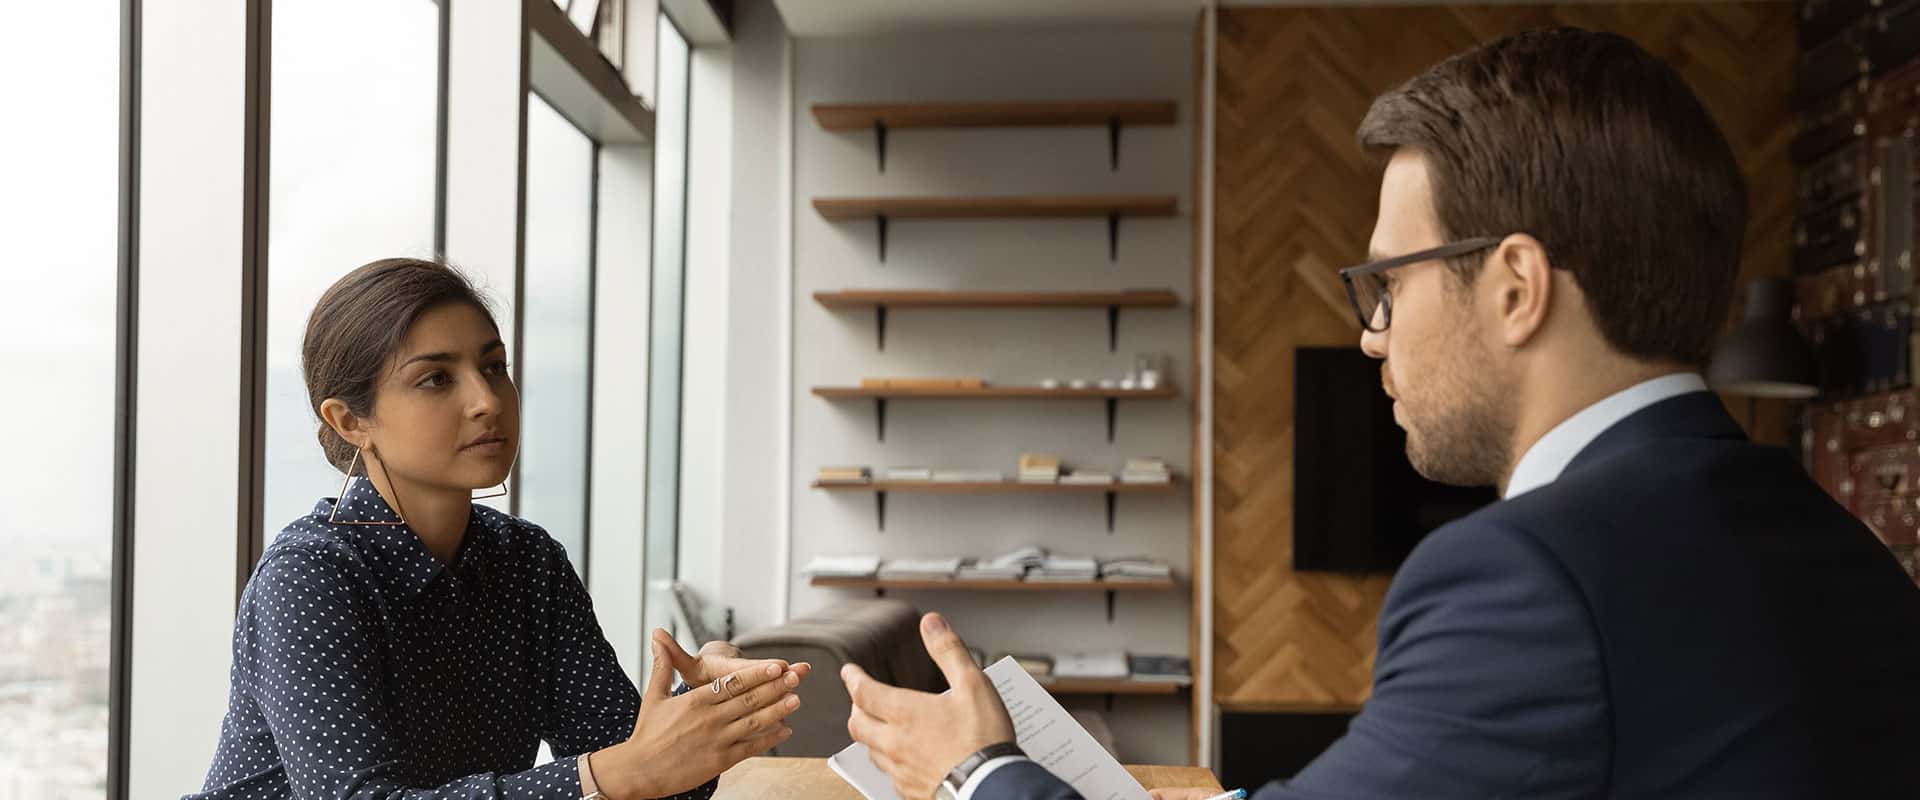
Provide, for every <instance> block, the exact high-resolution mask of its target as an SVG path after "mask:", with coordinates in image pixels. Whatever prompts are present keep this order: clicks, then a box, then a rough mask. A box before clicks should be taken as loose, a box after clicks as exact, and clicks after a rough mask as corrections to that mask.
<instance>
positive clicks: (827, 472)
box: [814, 467, 873, 483]
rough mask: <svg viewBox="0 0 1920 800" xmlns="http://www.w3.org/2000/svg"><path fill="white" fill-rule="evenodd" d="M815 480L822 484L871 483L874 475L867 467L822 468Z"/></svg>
mask: <svg viewBox="0 0 1920 800" xmlns="http://www.w3.org/2000/svg"><path fill="white" fill-rule="evenodd" d="M814 480H817V481H819V482H821V483H869V482H871V481H872V480H873V473H872V472H871V471H869V470H868V469H867V468H866V467H821V468H820V474H819V475H816V476H814Z"/></svg>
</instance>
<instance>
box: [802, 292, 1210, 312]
mask: <svg viewBox="0 0 1920 800" xmlns="http://www.w3.org/2000/svg"><path fill="white" fill-rule="evenodd" d="M813 299H814V302H816V303H819V304H820V305H822V306H825V307H827V308H872V307H875V306H886V307H888V308H892V309H901V308H1111V307H1120V308H1174V307H1176V306H1178V305H1180V296H1179V295H1177V294H1174V292H1173V290H1172V289H1127V290H1125V291H1119V292H960V291H928V290H879V289H846V290H843V291H838V292H814V293H813Z"/></svg>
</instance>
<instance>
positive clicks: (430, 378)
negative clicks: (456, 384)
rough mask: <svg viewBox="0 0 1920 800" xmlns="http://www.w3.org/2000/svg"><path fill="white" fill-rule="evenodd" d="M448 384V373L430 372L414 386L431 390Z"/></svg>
mask: <svg viewBox="0 0 1920 800" xmlns="http://www.w3.org/2000/svg"><path fill="white" fill-rule="evenodd" d="M446 382H447V374H446V373H444V372H429V373H427V374H426V375H423V376H421V378H420V380H419V382H417V383H415V384H414V385H415V386H420V387H423V388H428V389H431V388H434V387H438V386H444V385H446Z"/></svg>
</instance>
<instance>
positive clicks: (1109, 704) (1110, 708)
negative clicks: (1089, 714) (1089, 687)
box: [1107, 692, 1113, 714]
mask: <svg viewBox="0 0 1920 800" xmlns="http://www.w3.org/2000/svg"><path fill="white" fill-rule="evenodd" d="M1107 713H1109V714H1111V713H1113V692H1108V693H1107Z"/></svg>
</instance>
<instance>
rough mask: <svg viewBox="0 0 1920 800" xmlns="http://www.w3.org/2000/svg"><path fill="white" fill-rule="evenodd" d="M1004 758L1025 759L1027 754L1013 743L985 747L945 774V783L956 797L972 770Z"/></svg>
mask: <svg viewBox="0 0 1920 800" xmlns="http://www.w3.org/2000/svg"><path fill="white" fill-rule="evenodd" d="M1005 756H1016V757H1019V758H1026V757H1027V752H1026V751H1025V750H1021V749H1020V745H1017V744H1014V743H1013V742H1001V743H999V744H990V745H987V746H986V747H982V748H980V749H979V750H977V751H975V752H974V754H973V755H970V756H967V758H966V760H965V761H962V762H960V766H957V767H954V768H953V771H952V772H949V773H947V779H946V781H945V783H946V784H947V786H949V787H952V789H953V792H954V794H956V795H957V794H959V793H960V788H961V787H963V786H966V785H967V779H968V778H970V777H973V772H974V770H977V769H979V768H980V767H981V765H984V764H986V763H987V762H989V761H992V760H994V759H996V758H1001V757H1005Z"/></svg>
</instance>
